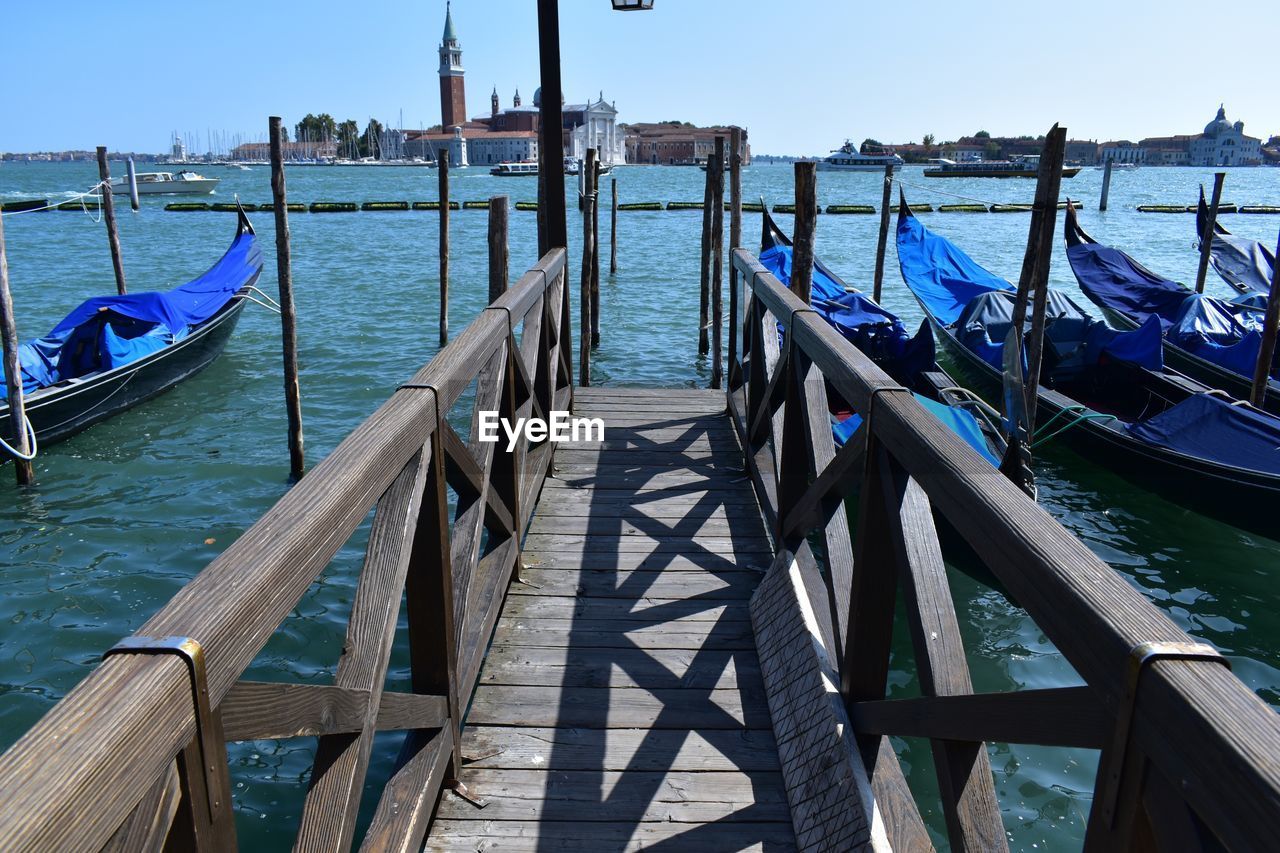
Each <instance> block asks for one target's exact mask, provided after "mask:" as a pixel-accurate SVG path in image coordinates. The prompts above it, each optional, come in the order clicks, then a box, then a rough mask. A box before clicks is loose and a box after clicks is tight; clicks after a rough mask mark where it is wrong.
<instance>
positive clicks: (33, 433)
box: [0, 412, 40, 462]
mask: <svg viewBox="0 0 1280 853" xmlns="http://www.w3.org/2000/svg"><path fill="white" fill-rule="evenodd" d="M22 420H23V421H25V422H26V427H27V435H28V436H29V437H30V438H31V453H30V454H27V453H19V452H18V451H17V450H15V449H14V448H12V447H10V446H9V442H7V441H5V440H4V439H3V438H0V447H3V448H4V449H5V450H7V451H8V452H9V454H10V455H12V456H13V457H14V458H15V459H21V460H22V461H23V462H30V461H31V460H32V459H35V458H36V454H37V453H39V452H40V448H39V447H37V446H36V430H35V427H33V426H32V425H31V418H29V417H27V413H26V412H23V413H22Z"/></svg>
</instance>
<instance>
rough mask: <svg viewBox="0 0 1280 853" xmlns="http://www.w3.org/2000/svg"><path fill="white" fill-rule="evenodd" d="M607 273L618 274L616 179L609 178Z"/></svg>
mask: <svg viewBox="0 0 1280 853" xmlns="http://www.w3.org/2000/svg"><path fill="white" fill-rule="evenodd" d="M609 206H610V207H612V208H613V210H612V212H611V213H610V214H609V275H617V274H618V179H617V178H610V179H609Z"/></svg>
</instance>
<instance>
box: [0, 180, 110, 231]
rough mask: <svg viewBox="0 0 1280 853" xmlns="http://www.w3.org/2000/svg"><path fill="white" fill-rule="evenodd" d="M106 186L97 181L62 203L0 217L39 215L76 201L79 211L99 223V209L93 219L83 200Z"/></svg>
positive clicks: (2, 214) (3, 214)
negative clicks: (78, 203) (24, 214)
mask: <svg viewBox="0 0 1280 853" xmlns="http://www.w3.org/2000/svg"><path fill="white" fill-rule="evenodd" d="M107 185H108V184H107V182H106V181H98V182H97V183H96V184H94V185H93V186H91V187H89V189H88V190H86V191H85V192H82V193H80V194H79V195H73V196H72V197H71V198H64V199H63V200H62V201H56V202H54V203H53V204H46V205H45V206H44V207H33V208H31V209H29V210H10V211H8V212H6V213H0V216H17V215H18V214H21V213H40V212H41V211H45V210H53V209H54V208H55V207H58V206H60V205H63V204H66V203H67V202H69V201H78V202H80V209H81V210H83V211H84V212H85V215H86V216H89V218H90V219H93V221H94V222H101V221H102V209H101V208H99V209H98V215H97V218H94V217H93V215H92V214H90V213H89V208H88V207H86V206H85V203H84V200H85V198H87V197H88V196H91V195H97V194H98V190H99V189H101V188H102V187H104V186H107ZM109 191H110V190H108V192H109Z"/></svg>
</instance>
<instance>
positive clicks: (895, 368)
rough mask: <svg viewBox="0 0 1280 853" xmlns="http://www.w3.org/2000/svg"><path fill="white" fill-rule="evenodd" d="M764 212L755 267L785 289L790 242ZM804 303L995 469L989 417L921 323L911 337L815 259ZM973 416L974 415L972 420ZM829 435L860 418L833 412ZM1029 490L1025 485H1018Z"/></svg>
mask: <svg viewBox="0 0 1280 853" xmlns="http://www.w3.org/2000/svg"><path fill="white" fill-rule="evenodd" d="M761 207H762V208H763V209H764V217H763V220H762V228H761V234H760V263H761V264H762V265H764V267H765V268H766V269H768V270H769V271H770V272H771V273H773V275H774V276H775V277H776V278H777V279H778V280H779V281H780V282H781V283H782V284H783V285H784V286H786V287H790V286H791V240H790V239H789V238H788V237H787V236H786V234H784V233H783V232H782V230H781V229H780V228H778V226H777V223H775V222H774V221H773V217H771V216H770V215H769V207H768V205H766V204H764V203H763V200H762V203H761ZM810 304H811V305H812V306H813V309H814V310H815V311H816V312H818V313H819V314H820V315H821V316H822V317H823V318H824V319H825V320H826V321H827V322H828V323H830V324H831V325H832V326H834V327H835V328H836V329H837V330H838V331H839V332H840V333H841V335H843V336H844V337H845V339H846V340H848V341H849V342H850V343H852V344H853V345H854V346H856V347H857V348H858V349H859V350H861V351H862V353H863V354H864V355H866V356H867V357H868V358H870V359H871V360H872V361H873V362H875V363H876V365H877V366H879V367H880V368H881V369H882V370H884V371H885V372H886V373H888V374H889V375H890V376H892V377H893V378H894V379H895V380H896V381H897V382H899V383H900V384H902V385H903V386H904V387H907V388H909V389H911V391H912V392H913V393H914V394H915V396H916V399H917V400H919V401H920V403H921V405H923V406H925V407H926V408H927V409H929V410H930V411H931V412H933V414H934V415H935V416H937V417H938V419H939V420H941V421H942V422H943V423H944V424H945V425H946V426H947V427H948V428H950V429H951V430H952V431H953V432H955V433H956V434H957V435H958V436H959V437H960V438H962V439H963V440H964V441H965V443H967V444H969V445H970V446H971V447H973V448H974V449H975V450H977V451H978V453H979V454H981V455H982V456H983V457H985V458H986V459H988V460H989V461H990V462H991V463H992V464H993V465H996V466H999V464H1000V459H1001V456H1002V455H1003V453H1004V447H1005V441H1004V437H1003V435H1002V433H1001V432H1000V430H999V428H998V426H997V425H996V421H997V420H998V416H995V417H993V416H992V415H993V414H994V412H993V411H992V410H991V408H990V407H989V406H987V405H986V404H985V403H983V402H982V401H981V400H979V399H977V398H975V397H974V396H973V395H972V394H970V393H969V392H968V391H966V390H965V389H964V388H962V387H961V386H960V385H959V383H957V382H956V381H955V380H953V379H952V378H951V377H950V376H948V375H947V373H946V371H945V370H943V369H942V367H941V366H939V365H938V363H937V361H935V359H934V343H933V334H932V332H931V331H930V329H929V326H928V324H927V323H921V325H920V329H919V331H918V332H916V334H915V335H914V336H913V335H911V334H910V333H909V332H908V331H907V329H906V327H905V326H904V325H903V323H902V320H901V319H899V318H898V317H897V316H896V315H895V314H893V313H891V312H889V311H887V310H885V309H884V308H883V307H881V306H880V305H878V304H877V303H875V302H874V301H872V300H871V299H870V298H869V297H868V296H867V295H866V294H863V293H860V292H859V291H858V290H856V289H855V288H852V287H850V286H849V285H847V284H845V282H844V281H843V280H842V279H841V278H840V276H838V275H836V274H835V273H834V272H832V271H831V269H830V268H828V267H827V265H826V264H824V263H823V262H822V261H821V260H820V259H818V258H814V260H813V284H812V290H811V299H810ZM974 412H976V413H977V414H976V415H975V414H974ZM833 418H834V421H835V423H834V424H833V428H832V431H833V433H834V435H835V439H836V442H837V443H839V444H843V443H844V442H845V441H847V440H848V438H849V437H850V436H851V435H852V434H853V433H854V432H855V431H856V429H857V428H858V426H859V425H860V424H861V422H862V419H861V418H860V417H859V416H858V415H856V414H852V413H850V412H849V411H848V410H841V411H836V412H833ZM1021 485H1023V486H1024V488H1027V489H1030V484H1029V483H1024V484H1021Z"/></svg>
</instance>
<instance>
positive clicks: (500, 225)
mask: <svg viewBox="0 0 1280 853" xmlns="http://www.w3.org/2000/svg"><path fill="white" fill-rule="evenodd" d="M507 211H508V205H507V196H505V195H495V196H494V197H493V198H491V199H489V303H490V304H492V303H493V301H494V300H495V299H497V298H498V297H499V296H501V295H502V294H504V293H506V292H507V285H508V282H509V281H510V276H509V275H508V272H507V270H508V266H509V263H510V257H511V254H510V252H509V250H508V248H507Z"/></svg>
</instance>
